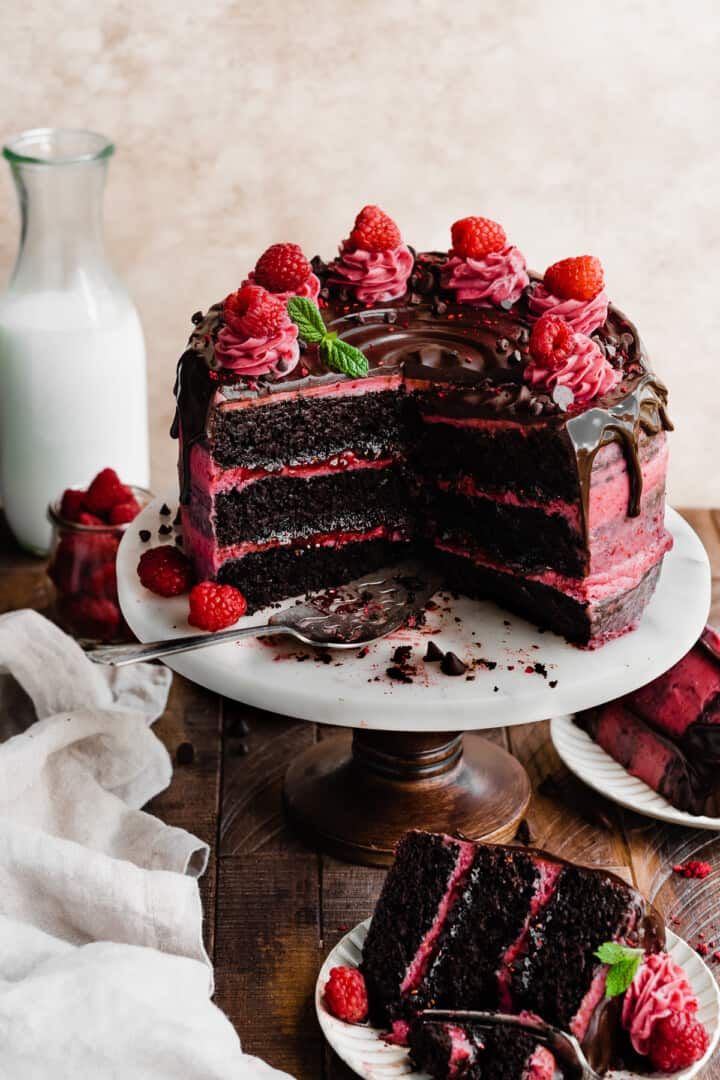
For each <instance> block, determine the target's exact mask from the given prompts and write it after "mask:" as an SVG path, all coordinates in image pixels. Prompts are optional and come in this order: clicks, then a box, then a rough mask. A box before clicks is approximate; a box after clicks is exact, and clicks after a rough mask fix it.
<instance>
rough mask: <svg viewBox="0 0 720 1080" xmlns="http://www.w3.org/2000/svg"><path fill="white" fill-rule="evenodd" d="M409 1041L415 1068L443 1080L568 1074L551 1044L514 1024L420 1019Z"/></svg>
mask: <svg viewBox="0 0 720 1080" xmlns="http://www.w3.org/2000/svg"><path fill="white" fill-rule="evenodd" d="M408 1045H409V1047H410V1057H411V1060H412V1062H413V1064H414V1065H415V1067H416V1068H417V1069H419V1070H420V1071H422V1072H424V1073H428V1074H429V1075H430V1076H432V1077H437V1078H443V1080H444V1078H445V1077H447V1078H448V1080H461V1078H462V1080H559V1078H560V1077H562V1076H563V1075H564V1073H563V1070H562V1068H561V1067H560V1064H559V1063H558V1061H557V1060H556V1058H555V1057H554V1056H553V1054H552V1053H551V1052H550V1051H549V1050H548V1049H547V1047H545V1046H542V1045H540V1044H539V1043H538V1042H537V1039H536V1038H534V1037H533V1036H532V1035H530V1034H527V1033H525V1032H521V1031H518V1030H517V1029H516V1028H512V1027H502V1026H497V1027H492V1028H482V1027H480V1026H478V1025H473V1024H462V1025H461V1024H449V1023H428V1022H423V1021H422V1020H420V1019H417V1020H414V1021H413V1022H412V1024H411V1025H410V1032H409V1035H408ZM571 1075H574V1074H571Z"/></svg>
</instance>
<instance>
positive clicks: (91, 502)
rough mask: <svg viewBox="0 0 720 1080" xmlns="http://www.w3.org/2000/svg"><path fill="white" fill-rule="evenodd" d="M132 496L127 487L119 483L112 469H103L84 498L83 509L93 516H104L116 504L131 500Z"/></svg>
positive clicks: (118, 478)
mask: <svg viewBox="0 0 720 1080" xmlns="http://www.w3.org/2000/svg"><path fill="white" fill-rule="evenodd" d="M132 497H133V494H132V491H131V490H130V488H129V487H127V486H126V485H125V484H123V483H121V481H120V477H119V476H118V474H117V473H116V472H115V470H114V469H103V470H102V472H99V473H98V474H97V476H96V477H95V479H94V480H93V482H92V483H91V485H90V487H89V488H88V490H87V495H86V496H85V508H86V509H87V510H90V511H91V512H92V513H93V514H100V515H102V514H106V513H107V512H108V511H109V510H111V509H112V508H113V506H117V504H118V503H122V502H127V501H128V499H132Z"/></svg>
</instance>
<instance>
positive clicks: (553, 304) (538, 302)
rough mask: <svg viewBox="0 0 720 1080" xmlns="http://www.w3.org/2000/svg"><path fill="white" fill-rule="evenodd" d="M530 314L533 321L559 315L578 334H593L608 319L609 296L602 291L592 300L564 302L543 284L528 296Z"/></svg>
mask: <svg viewBox="0 0 720 1080" xmlns="http://www.w3.org/2000/svg"><path fill="white" fill-rule="evenodd" d="M528 312H529V314H530V317H531V319H533V320H535V319H541V318H542V316H543V315H548V314H550V315H559V316H560V318H562V319H564V320H565V322H566V323H567V324H568V326H571V327H572V328H573V330H575V331H577V333H578V334H592V332H593V330H597V329H598V327H599V326H602V325H603V323H604V322H605V320H606V319H607V313H608V296H607V293H606V292H605V290H604V289H602V290H601V291H600V292H599V293H598V294H597V296H594V297H593V298H592V300H572V299H569V300H564V299H563V298H562V297H560V296H555V295H554V294H553V293H551V292H549V291H548V289H547V287H546V286H545V285H543V284H542V282H541V283H540V284H539V285H537V286H536V287H535V288H534V289H533V290H532V292H531V293H530V294H529V296H528Z"/></svg>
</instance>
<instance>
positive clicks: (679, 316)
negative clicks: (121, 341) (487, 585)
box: [0, 0, 720, 505]
mask: <svg viewBox="0 0 720 1080" xmlns="http://www.w3.org/2000/svg"><path fill="white" fill-rule="evenodd" d="M0 18H1V22H2V57H3V61H2V65H1V66H0V134H2V135H5V134H8V133H11V132H14V131H17V130H20V129H21V128H24V127H34V126H41V125H66V126H87V127H92V128H97V129H99V130H102V131H104V132H106V133H108V134H110V135H112V136H113V137H114V138H115V139H116V141H117V144H118V155H117V157H116V159H115V160H114V162H113V163H112V166H111V173H110V184H109V189H108V195H107V229H108V239H109V243H110V247H111V250H112V253H113V256H114V259H115V262H116V265H117V267H118V268H119V270H120V271H121V273H122V274H123V275H124V277H125V280H126V281H127V283H128V284H129V286H130V288H131V290H132V292H133V294H134V296H135V299H136V301H137V303H138V305H139V308H140V311H141V315H142V318H143V321H144V325H145V330H146V334H147V339H148V347H149V371H150V373H149V380H150V400H151V415H152V422H153V443H154V467H155V484H156V486H157V485H160V484H162V483H163V482H171V478H172V474H173V458H174V448H173V447H172V446H171V444H170V442H169V440H168V439H167V438H166V430H167V428H168V426H169V423H170V417H171V411H172V401H171V394H170V391H171V385H172V378H173V370H174V364H175V360H176V357H177V355H178V353H179V352H180V350H181V348H182V346H183V344H184V340H185V337H186V335H187V332H188V325H189V324H188V317H189V315H190V313H191V312H192V311H194V310H195V309H197V308H198V307H201V306H207V304H208V303H210V302H211V301H213V300H215V299H218V298H220V297H221V296H223V295H224V294H225V293H227V292H228V291H230V290H231V289H232V288H235V287H236V286H237V285H238V284H239V282H240V280H241V278H242V277H243V275H244V273H245V271H246V270H247V269H248V268H249V267H250V266H251V265H252V264H253V262H254V260H255V257H256V256H257V254H259V252H260V251H261V250H262V249H263V248H264V247H265V246H266V245H267V244H268V243H270V242H273V241H278V240H294V241H297V242H299V243H301V244H302V245H303V246H304V247H305V249H306V251H307V253H308V254H313V253H314V252H315V251H320V252H322V253H323V254H326V255H327V254H332V253H333V251H334V248H335V246H336V245H337V243H338V241H339V240H340V239H341V238H342V237H343V236H344V235H345V234H346V233H347V230H348V227H349V225H350V224H351V222H352V219H353V217H354V214H355V212H356V211H357V210H358V209H359V208H360V207H361V206H362V205H363V204H364V203H366V202H378V203H380V204H381V205H383V206H384V207H385V208H386V209H387V210H389V211H390V212H391V213H392V214H393V215H394V216H395V217H396V218H397V220H398V222H399V224H400V225H401V228H402V229H403V232H404V234H405V237H406V239H407V240H409V241H410V242H411V243H413V244H415V245H419V246H428V247H430V246H445V245H446V244H447V239H448V227H449V224H450V222H452V221H453V220H454V219H455V218H456V217H458V216H461V215H464V214H468V213H481V214H487V215H489V216H491V217H494V218H497V219H498V220H500V221H501V222H503V223H504V225H505V226H506V229H507V231H508V233H509V234H510V236H511V237H512V239H513V240H515V241H516V242H517V243H518V244H519V245H520V246H521V247H522V248H523V249H524V250H525V252H526V254H527V256H528V259H529V261H530V263H531V265H533V266H534V267H536V268H539V269H542V268H544V266H545V265H546V264H547V263H548V262H551V261H554V260H555V259H556V258H561V257H563V256H565V255H570V254H578V253H582V252H584V251H589V252H592V253H596V254H598V255H600V256H601V258H602V259H603V261H604V263H605V267H606V273H607V280H608V284H609V290H610V293H611V295H612V297H613V298H614V299H615V300H616V301H617V302H618V303H619V304H620V306H621V307H623V308H625V309H626V310H627V311H628V312H629V313H630V314H632V315H633V316H634V317H635V318H636V320H637V322H638V323H639V325H640V328H641V332H643V334H644V337H645V339H646V342H647V344H648V346H649V348H650V350H651V353H652V355H653V356H654V359H655V364H656V367H657V369H658V371H659V372H660V373H661V375H662V376H664V377H665V378H666V380H667V381H668V382H669V383H670V387H671V392H672V397H671V402H672V412H673V416H674V418H675V421H676V425H677V429H678V430H677V434H676V435H675V436H674V438H673V444H672V460H673V465H672V479H671V495H672V498H673V499H674V500H675V501H677V502H679V503H685V504H698V505H700V504H708V503H714V504H715V505H720V470H719V469H718V468H717V467H716V466H715V461H716V460H717V452H718V448H717V421H716V416H717V414H718V411H719V409H720V349H719V348H718V345H719V343H720V274H719V273H718V255H719V254H720V151H719V149H718V131H719V130H720V105H719V98H720V77H719V75H718V72H719V71H720V63H719V62H718V56H720V8H719V6H718V4H717V0H685V2H680V0H635V2H632V0H605V2H603V0H593V2H590V0H574V2H573V0H567V2H561V0H547V2H544V0H488V2H485V3H483V2H467V0H394V2H393V0H264V2H250V0H239V2H236V3H231V2H226V0H204V2H203V3H202V4H198V3H197V2H194V3H192V4H189V3H186V2H184V0H146V2H145V3H141V4H120V3H117V2H113V3H108V2H106V0H60V2H59V3H58V2H57V0H55V2H53V3H51V2H50V0H40V2H37V0H35V2H32V0H31V2H28V0H4V3H3V5H2V14H1V16H0ZM16 239H17V218H16V210H15V205H14V194H13V191H12V189H11V185H10V182H9V178H8V176H7V175H3V176H2V178H1V182H0V272H5V271H7V270H9V268H10V266H11V264H12V260H13V257H14V251H15V245H16Z"/></svg>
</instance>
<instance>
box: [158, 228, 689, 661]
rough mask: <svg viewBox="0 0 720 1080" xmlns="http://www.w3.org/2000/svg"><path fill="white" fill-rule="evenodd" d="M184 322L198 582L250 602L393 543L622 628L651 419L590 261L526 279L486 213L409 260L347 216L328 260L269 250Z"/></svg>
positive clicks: (473, 579) (370, 558) (349, 571)
mask: <svg viewBox="0 0 720 1080" xmlns="http://www.w3.org/2000/svg"><path fill="white" fill-rule="evenodd" d="M297 301H299V304H298V303H297ZM194 323H195V328H194V330H193V333H192V335H191V338H190V343H189V347H188V349H187V350H186V352H185V353H184V354H183V356H182V357H181V359H180V363H179V367H178V378H177V384H176V396H177V417H176V422H175V426H174V434H175V435H176V436H177V437H178V438H179V439H180V486H181V503H182V507H183V529H184V532H185V537H186V540H185V543H186V550H187V551H188V552H189V554H190V555H191V557H192V558H193V561H194V563H195V567H196V571H197V573H198V575H199V576H200V577H201V578H213V579H217V580H219V581H221V582H226V583H229V584H232V585H235V586H236V587H238V588H239V589H240V590H241V591H242V592H244V593H245V595H246V597H247V600H248V604H249V610H250V611H252V610H255V609H257V608H258V607H261V606H263V605H265V604H267V603H269V602H271V601H274V600H278V599H282V598H284V597H287V596H292V595H296V594H300V593H303V592H305V591H307V590H311V589H316V588H320V587H325V586H329V585H335V584H341V583H342V582H343V581H347V580H349V579H351V578H353V577H356V576H359V575H361V574H363V573H365V572H366V571H368V570H371V569H374V568H377V567H378V566H380V565H381V564H387V563H390V562H392V561H393V560H395V559H397V558H398V557H399V556H401V555H402V554H403V553H406V552H407V551H408V550H409V548H411V547H412V548H414V549H415V550H416V551H419V552H420V553H422V554H424V556H425V557H426V558H428V559H432V560H433V561H434V562H435V563H437V564H439V565H440V566H441V567H442V569H443V572H444V574H445V577H446V580H447V584H448V585H449V586H451V587H452V588H455V589H457V590H459V591H462V592H464V593H467V594H470V595H473V596H477V597H480V598H490V599H494V600H496V601H497V602H498V603H499V604H501V605H503V606H506V607H508V608H511V609H512V610H514V611H517V612H519V613H520V614H521V615H524V616H526V617H527V618H529V619H531V620H533V621H535V622H536V623H539V624H541V625H542V626H544V627H548V628H550V629H553V630H556V631H558V632H560V633H562V634H565V635H566V636H567V637H568V638H569V639H570V640H572V641H575V642H578V643H580V644H588V643H590V644H597V643H600V642H602V641H604V640H606V639H607V638H609V637H612V636H614V635H617V634H619V633H622V632H624V631H626V630H627V629H629V628H631V627H632V626H634V625H636V623H637V621H638V619H639V618H640V616H641V614H642V611H643V610H644V608H645V606H646V604H647V602H648V600H649V599H650V597H651V595H652V592H653V590H654V588H655V584H656V582H657V578H658V575H659V572H660V566H661V563H662V558H663V555H664V554H665V552H666V551H667V550H668V547H669V546H670V539H669V536H668V534H667V533H666V531H665V528H664V509H665V473H666V468H667V446H666V440H665V432H666V431H667V430H668V429H669V428H670V426H671V425H670V423H669V420H668V418H667V414H666V397H667V395H666V391H665V388H664V387H663V385H662V383H661V382H660V381H659V380H658V379H657V378H656V377H655V376H654V375H653V374H652V372H651V370H650V368H649V363H648V358H647V355H646V353H645V350H644V347H643V345H642V342H641V341H640V338H639V336H638V333H637V330H636V329H635V327H634V326H633V324H632V323H631V322H630V320H629V319H628V318H627V317H626V316H625V315H623V314H622V313H621V312H620V311H619V310H618V309H617V308H615V307H614V306H613V305H611V304H609V303H608V299H607V295H606V293H605V290H604V285H603V276H602V267H601V266H600V264H599V262H598V260H597V259H593V258H590V257H589V256H581V257H579V258H576V259H567V260H562V261H561V262H559V263H556V264H554V265H553V266H552V267H550V268H548V270H547V271H546V273H545V275H544V278H543V279H540V278H538V277H531V275H529V274H528V272H527V270H526V267H525V260H524V258H523V256H522V254H521V253H520V252H519V251H518V249H517V248H516V247H514V246H513V245H512V244H509V243H508V242H507V239H506V237H505V234H504V232H503V230H502V229H501V228H500V226H498V225H496V224H495V223H494V222H490V221H488V220H487V219H485V218H466V219H462V220H461V221H459V222H456V223H455V225H454V226H453V229H452V247H451V249H450V251H449V252H447V253H434V252H425V253H418V254H415V253H414V252H412V251H411V249H409V248H408V247H407V246H406V245H405V244H404V243H403V242H402V238H401V236H400V233H399V230H398V229H397V226H396V225H395V224H394V223H393V222H392V221H391V220H390V219H389V218H388V217H387V215H384V214H383V213H382V211H380V210H378V208H377V207H366V208H365V210H363V211H362V213H361V214H360V215H359V216H358V219H357V221H356V223H355V227H354V228H353V230H352V232H351V235H350V237H349V238H348V239H347V240H346V241H344V243H343V244H342V246H341V249H340V254H339V256H338V258H336V259H335V260H334V261H332V262H330V263H325V262H323V261H322V260H320V259H316V260H314V261H313V264H312V266H311V264H310V263H308V262H307V260H306V259H305V258H304V256H303V254H302V252H301V251H300V249H299V248H297V247H296V245H292V244H279V245H273V247H271V248H270V249H268V251H267V252H265V254H264V255H263V256H262V257H261V259H260V260H259V261H258V263H257V265H256V267H255V270H254V271H252V272H251V273H250V274H249V275H248V277H247V280H246V281H245V282H244V283H243V286H242V287H241V288H240V289H239V290H238V291H237V292H235V293H232V294H231V295H230V296H228V297H227V298H226V300H225V301H224V302H223V303H221V304H217V305H215V306H214V307H212V308H210V310H209V311H208V312H207V314H206V315H202V314H201V313H198V314H197V315H196V316H195V317H194Z"/></svg>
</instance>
